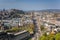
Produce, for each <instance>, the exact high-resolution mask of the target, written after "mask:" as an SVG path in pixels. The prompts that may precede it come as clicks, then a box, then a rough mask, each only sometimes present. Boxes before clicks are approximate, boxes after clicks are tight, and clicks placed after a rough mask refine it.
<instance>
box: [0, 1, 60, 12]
mask: <svg viewBox="0 0 60 40" xmlns="http://www.w3.org/2000/svg"><path fill="white" fill-rule="evenodd" d="M12 8H13V9H20V10H26V11H28V10H43V9H60V0H0V9H12Z"/></svg>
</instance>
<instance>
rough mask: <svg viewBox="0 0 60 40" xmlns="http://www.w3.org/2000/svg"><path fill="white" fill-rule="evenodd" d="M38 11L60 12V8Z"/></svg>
mask: <svg viewBox="0 0 60 40" xmlns="http://www.w3.org/2000/svg"><path fill="white" fill-rule="evenodd" d="M37 12H53V13H55V12H59V13H60V9H46V10H38V11H37Z"/></svg>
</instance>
